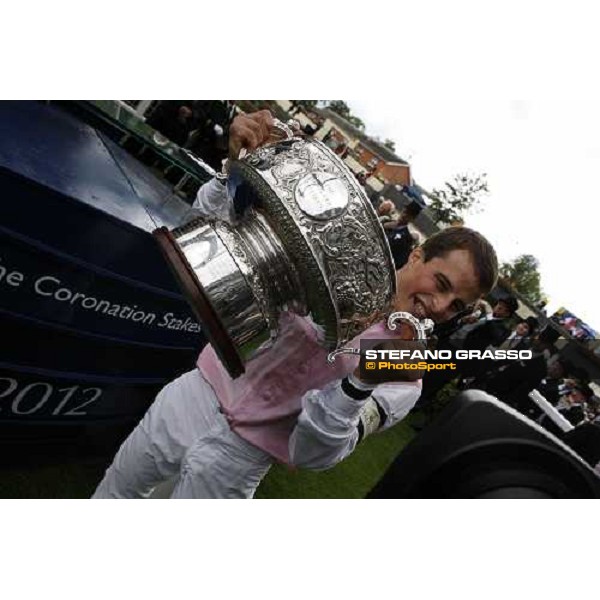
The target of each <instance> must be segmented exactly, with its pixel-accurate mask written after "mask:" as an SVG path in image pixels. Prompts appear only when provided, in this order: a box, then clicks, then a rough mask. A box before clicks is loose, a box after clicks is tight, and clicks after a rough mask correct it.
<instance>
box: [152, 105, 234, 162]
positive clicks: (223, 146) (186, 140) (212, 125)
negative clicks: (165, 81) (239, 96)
mask: <svg viewBox="0 0 600 600" xmlns="http://www.w3.org/2000/svg"><path fill="white" fill-rule="evenodd" d="M235 114H236V107H235V104H234V103H232V102H230V101H227V100H163V101H161V102H159V103H158V105H157V106H156V107H155V108H154V110H153V111H152V112H151V113H150V114H149V116H148V117H147V119H146V122H147V123H148V125H150V126H151V127H153V128H154V129H156V131H158V132H159V133H161V134H162V135H164V136H165V137H166V138H168V139H169V140H171V141H172V142H174V143H176V144H178V145H179V146H181V147H182V148H187V149H189V150H190V151H191V152H193V153H194V154H196V155H197V156H199V157H200V158H202V160H204V161H205V162H207V163H208V164H209V165H210V166H211V167H213V168H214V169H215V170H219V169H220V168H221V163H222V161H223V159H225V158H226V157H227V152H228V132H229V127H230V125H231V122H232V120H233V118H234V116H235Z"/></svg>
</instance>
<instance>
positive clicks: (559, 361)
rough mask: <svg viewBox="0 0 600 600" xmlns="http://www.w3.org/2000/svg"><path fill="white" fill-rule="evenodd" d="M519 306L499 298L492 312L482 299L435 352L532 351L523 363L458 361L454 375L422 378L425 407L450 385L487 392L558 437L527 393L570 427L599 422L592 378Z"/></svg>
mask: <svg viewBox="0 0 600 600" xmlns="http://www.w3.org/2000/svg"><path fill="white" fill-rule="evenodd" d="M517 309H518V302H517V300H516V299H515V298H513V297H511V296H506V297H504V298H500V299H499V300H498V301H497V302H496V304H495V305H494V307H493V308H491V307H490V306H489V305H488V304H487V303H486V302H485V301H483V300H480V301H479V302H478V303H477V305H476V307H475V309H474V310H473V311H472V312H471V313H470V314H468V315H466V316H463V317H460V318H459V319H457V320H456V322H455V323H454V324H453V326H452V327H448V328H447V329H446V331H443V332H442V333H441V335H440V336H439V339H438V348H443V349H450V350H459V349H460V350H480V351H484V350H488V349H490V350H491V349H498V350H500V349H503V350H531V353H532V357H531V358H530V359H523V360H494V359H487V360H459V361H457V370H456V371H454V372H449V371H448V372H447V371H431V372H429V373H427V374H426V375H425V377H424V379H423V393H422V396H421V399H420V401H419V405H420V406H421V407H424V406H427V404H428V403H431V402H433V401H434V400H435V398H436V397H437V394H438V393H439V392H440V391H441V390H442V388H444V386H446V385H448V384H449V383H450V382H453V383H455V384H456V385H457V387H458V388H459V389H480V390H483V391H486V392H488V393H490V394H491V395H493V396H495V397H496V398H498V399H500V400H502V401H503V402H504V403H506V404H508V405H509V406H511V407H513V408H514V409H516V410H518V411H519V412H520V413H522V414H524V415H525V416H527V417H529V418H530V419H533V420H535V421H537V422H538V423H539V424H540V425H542V426H544V427H545V428H546V429H548V430H550V431H551V432H553V433H557V434H561V430H560V429H559V428H558V427H557V426H556V425H555V423H554V422H553V421H552V419H551V418H550V417H548V416H547V415H546V414H545V413H544V412H543V411H542V410H541V409H540V408H539V407H538V405H537V404H535V402H534V401H533V400H532V399H531V398H530V396H529V394H530V393H531V392H532V390H538V391H539V392H540V393H541V394H542V396H543V397H544V398H545V399H546V400H547V401H548V402H549V403H550V404H551V405H552V406H553V407H555V408H556V410H557V411H558V412H559V414H560V415H562V416H563V417H564V418H565V419H566V420H567V421H568V422H569V423H570V424H571V425H572V426H573V427H579V426H581V425H585V424H589V423H595V424H600V399H598V398H597V397H596V396H595V395H594V392H593V390H592V388H591V387H590V383H591V380H590V376H589V374H588V373H587V372H585V371H584V370H582V369H579V368H576V367H575V366H574V365H573V364H571V363H570V362H569V361H568V360H565V359H564V358H562V357H561V356H560V355H559V354H558V353H557V352H556V351H555V350H554V347H553V342H554V341H555V340H556V337H557V334H556V332H555V331H554V330H553V329H552V328H550V327H542V326H541V324H540V323H539V322H538V320H537V319H536V318H535V317H528V318H527V319H519V318H518V317H517V315H516V312H517Z"/></svg>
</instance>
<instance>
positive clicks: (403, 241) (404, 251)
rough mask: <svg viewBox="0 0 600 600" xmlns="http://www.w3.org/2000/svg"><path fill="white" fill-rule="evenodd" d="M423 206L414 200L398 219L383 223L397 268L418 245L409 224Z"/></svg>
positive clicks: (403, 263)
mask: <svg viewBox="0 0 600 600" xmlns="http://www.w3.org/2000/svg"><path fill="white" fill-rule="evenodd" d="M388 202H389V200H388ZM423 208H424V206H423V204H422V203H421V202H418V201H416V200H414V201H413V202H411V203H410V204H408V205H407V206H405V207H404V208H403V209H402V211H401V212H400V215H399V216H398V218H397V219H392V220H390V221H387V222H385V223H383V228H384V230H385V233H386V235H387V239H388V242H389V244H390V250H391V251H392V256H393V258H394V265H395V266H396V269H399V268H401V267H403V266H404V265H405V264H406V261H407V260H408V257H409V255H410V253H411V252H412V250H413V248H414V247H415V245H416V240H415V237H414V236H413V234H412V232H411V231H410V229H409V227H408V225H409V223H412V222H413V221H414V220H415V218H416V217H417V216H418V215H419V213H420V212H421V211H422V210H423Z"/></svg>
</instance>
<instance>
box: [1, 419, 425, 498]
mask: <svg viewBox="0 0 600 600" xmlns="http://www.w3.org/2000/svg"><path fill="white" fill-rule="evenodd" d="M413 436H414V431H413V430H412V429H411V428H410V426H409V424H408V423H407V422H406V421H405V422H402V423H400V424H398V425H396V426H395V427H392V428H391V429H389V430H388V431H385V432H383V433H381V434H378V435H373V436H371V437H369V438H367V439H366V440H365V441H364V442H363V443H362V444H360V446H359V447H358V448H357V449H356V451H355V452H354V453H353V454H352V455H351V456H350V457H348V458H347V459H346V460H344V461H343V462H341V463H340V464H339V465H337V466H336V467H335V468H333V469H329V470H327V471H322V472H314V471H305V470H292V469H289V468H286V467H283V466H279V465H277V466H274V467H273V468H272V469H271V471H270V472H269V474H268V475H267V477H266V478H265V479H264V481H263V482H262V483H261V485H260V487H259V488H258V491H257V494H256V497H257V498H363V497H364V496H365V495H366V494H367V493H368V492H369V490H370V489H371V488H372V487H373V486H374V485H375V483H376V482H377V481H378V480H379V478H380V477H381V475H382V474H383V473H384V471H385V470H386V468H387V467H388V466H389V464H390V463H391V462H392V461H393V460H394V458H395V457H396V456H397V455H398V453H399V452H400V451H401V450H402V448H404V446H405V445H406V444H407V443H408V442H409V441H410V440H411V439H412V437H413ZM45 462H46V464H43V465H29V466H20V467H10V468H7V467H3V468H0V498H89V497H90V496H91V495H92V493H93V492H94V490H95V489H96V486H97V484H98V482H99V481H100V479H101V478H102V476H103V475H104V470H105V468H106V463H107V462H109V461H107V460H101V459H87V460H79V459H77V458H73V459H69V460H67V459H62V461H61V462H57V463H54V464H53V463H49V462H48V461H45Z"/></svg>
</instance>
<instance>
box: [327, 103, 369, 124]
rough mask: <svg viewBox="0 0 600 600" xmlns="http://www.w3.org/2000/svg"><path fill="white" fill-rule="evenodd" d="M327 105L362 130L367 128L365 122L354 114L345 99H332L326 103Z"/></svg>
mask: <svg viewBox="0 0 600 600" xmlns="http://www.w3.org/2000/svg"><path fill="white" fill-rule="evenodd" d="M326 107H327V108H328V109H329V110H332V111H333V112H336V113H337V114H338V115H340V117H343V118H344V119H346V121H348V123H350V124H352V125H354V127H356V128H357V129H360V130H361V131H364V130H365V124H364V123H363V122H362V120H361V119H359V118H358V117H356V116H354V115H353V114H352V111H351V110H350V107H349V106H348V105H347V104H346V103H345V102H344V101H343V100H331V101H330V102H328V103H327V104H326Z"/></svg>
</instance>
